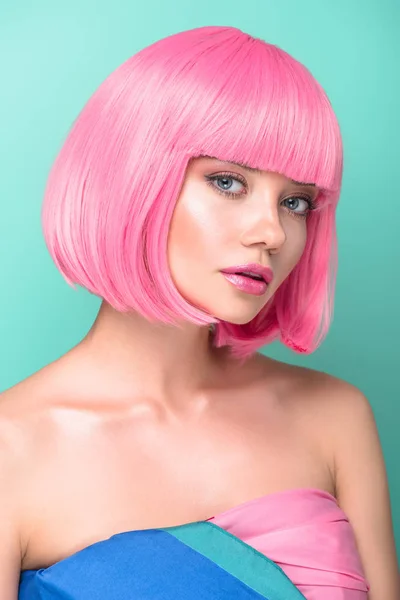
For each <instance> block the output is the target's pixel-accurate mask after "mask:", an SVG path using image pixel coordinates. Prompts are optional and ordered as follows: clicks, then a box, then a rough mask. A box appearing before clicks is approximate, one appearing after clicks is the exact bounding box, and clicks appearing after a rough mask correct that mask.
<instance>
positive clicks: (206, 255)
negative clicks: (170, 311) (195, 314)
mask: <svg viewBox="0 0 400 600" xmlns="http://www.w3.org/2000/svg"><path fill="white" fill-rule="evenodd" d="M210 208H211V207H209V206H208V202H207V201H206V200H205V199H204V197H203V196H201V194H199V193H197V194H196V193H195V192H194V191H192V192H191V193H190V194H189V193H188V194H184V196H183V197H182V198H181V199H180V201H179V202H178V203H177V205H176V207H175V210H174V213H173V215H172V220H171V223H170V229H169V236H168V261H169V265H170V269H171V273H172V274H173V275H175V276H176V277H177V278H178V275H179V274H180V273H181V274H183V273H185V272H186V271H190V273H192V274H193V273H194V271H195V270H196V269H198V270H199V271H200V270H201V268H203V270H204V265H205V264H207V263H209V264H210V261H212V259H213V258H214V261H215V260H216V259H218V257H216V256H215V250H216V246H217V245H218V240H220V241H222V240H221V235H223V219H218V216H217V215H216V214H215V211H212V210H210Z"/></svg>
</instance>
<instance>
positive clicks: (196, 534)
mask: <svg viewBox="0 0 400 600" xmlns="http://www.w3.org/2000/svg"><path fill="white" fill-rule="evenodd" d="M163 531H165V532H167V533H169V534H170V535H173V536H174V537H176V538H177V539H178V540H180V541H181V542H183V543H184V544H186V545H187V546H189V547H190V548H192V549H193V550H196V551H197V552H199V553H200V554H202V555H203V556H205V557H206V558H209V559H210V560H212V561H213V562H215V564H217V565H218V566H220V567H221V568H222V569H224V570H225V571H227V572H228V573H230V574H231V575H233V576H234V577H236V578H237V579H239V580H240V581H242V582H243V583H245V584H246V585H248V586H249V587H250V588H252V589H253V590H255V591H256V592H258V593H259V594H262V595H264V596H266V597H267V598H271V600H305V596H303V594H302V593H301V592H300V590H299V589H298V588H297V587H296V586H295V585H294V584H293V583H292V582H291V580H290V579H289V577H288V576H287V575H286V573H285V572H284V571H283V570H282V569H281V568H280V567H279V566H278V565H277V564H276V563H274V562H273V561H272V560H270V559H269V558H267V557H266V556H265V555H264V554H261V552H258V550H256V549H255V548H253V547H252V546H249V545H248V544H246V543H245V542H243V541H242V540H240V539H239V538H237V537H236V536H234V535H232V534H231V533H229V532H228V531H225V530H224V529H222V528H221V527H218V525H214V523H210V522H206V521H199V522H198V523H189V524H188V525H178V526H177V527H167V528H165V529H163Z"/></svg>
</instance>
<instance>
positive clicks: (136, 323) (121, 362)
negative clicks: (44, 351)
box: [80, 302, 227, 408]
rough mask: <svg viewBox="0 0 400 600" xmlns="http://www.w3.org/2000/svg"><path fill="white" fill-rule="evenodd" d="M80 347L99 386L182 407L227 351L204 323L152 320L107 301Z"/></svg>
mask: <svg viewBox="0 0 400 600" xmlns="http://www.w3.org/2000/svg"><path fill="white" fill-rule="evenodd" d="M80 351H83V352H84V355H85V357H86V359H88V360H89V362H90V367H89V368H93V369H94V371H96V372H98V374H99V382H100V380H102V382H103V383H102V389H105V390H106V389H110V390H113V393H114V394H115V395H116V396H117V397H126V396H128V397H146V398H151V399H153V400H156V401H158V402H162V403H164V404H168V403H169V404H171V405H172V404H173V405H174V408H178V407H179V404H180V403H181V404H182V406H184V404H185V402H186V403H187V399H188V397H189V398H190V397H192V398H195V397H197V398H198V397H200V396H201V395H202V394H203V393H204V392H205V391H206V390H207V389H208V388H209V386H211V385H212V381H215V379H216V375H217V373H218V372H221V370H222V365H223V362H224V359H225V358H226V355H227V352H226V348H221V349H218V348H215V347H213V346H212V334H211V332H210V329H209V327H208V326H203V327H200V326H197V325H193V324H191V323H187V322H184V323H180V326H179V327H178V326H172V325H165V324H163V323H151V322H149V321H147V320H146V319H144V318H143V317H141V315H139V314H138V313H136V312H131V313H120V312H118V311H116V310H115V309H113V308H112V307H111V306H110V305H109V304H107V303H105V302H103V303H102V305H101V307H100V310H99V313H98V315H97V318H96V320H95V322H94V324H93V326H92V327H91V329H90V331H89V333H88V334H87V336H86V337H85V338H84V340H83V341H82V343H81V344H80ZM225 362H226V361H225ZM86 364H87V363H86ZM106 393H107V392H106Z"/></svg>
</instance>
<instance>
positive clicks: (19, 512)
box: [0, 385, 31, 599]
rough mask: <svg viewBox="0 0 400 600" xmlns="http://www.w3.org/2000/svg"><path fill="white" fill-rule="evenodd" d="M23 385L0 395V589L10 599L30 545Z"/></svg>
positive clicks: (29, 457)
mask: <svg viewBox="0 0 400 600" xmlns="http://www.w3.org/2000/svg"><path fill="white" fill-rule="evenodd" d="M22 387H24V386H19V385H17V386H15V387H14V388H10V389H9V390H7V391H5V392H3V393H1V394H0V562H1V565H2V568H1V572H0V591H1V596H2V597H3V596H4V597H7V598H10V599H11V598H16V597H17V588H18V580H19V573H20V570H21V566H22V562H23V557H24V555H25V552H26V547H27V541H26V534H25V522H24V515H25V512H26V511H25V509H26V505H27V504H28V502H29V499H28V495H27V493H26V492H27V488H26V477H29V473H30V466H31V453H30V451H29V450H30V444H29V440H28V439H27V430H28V429H27V427H26V426H25V421H26V411H25V408H26V404H25V403H24V400H23V398H24V394H21V388H22Z"/></svg>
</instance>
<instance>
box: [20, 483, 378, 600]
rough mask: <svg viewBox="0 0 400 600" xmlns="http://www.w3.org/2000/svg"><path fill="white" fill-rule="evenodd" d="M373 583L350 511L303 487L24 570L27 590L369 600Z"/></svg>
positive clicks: (71, 598)
mask: <svg viewBox="0 0 400 600" xmlns="http://www.w3.org/2000/svg"><path fill="white" fill-rule="evenodd" d="M205 530H206V531H205ZM205 533H206V534H207V535H205ZM169 534H172V535H169ZM218 535H219V537H218ZM182 542H183V543H182ZM227 544H228V545H229V544H231V546H229V547H228V546H227ZM222 546H223V548H222ZM224 553H225V554H224ZM235 556H236V557H237V561H236V563H237V564H234V563H235ZM227 557H228V558H227ZM224 561H225V562H224ZM226 561H228V562H226ZM229 561H230V562H229ZM245 564H246V565H247V566H246V568H247V574H246V573H244V571H243V569H244V565H245ZM256 571H257V576H258V579H257V577H256V576H255V572H256ZM267 574H268V577H269V578H270V580H271V586H272V587H271V589H269V588H268V590H267V592H265V589H264V591H263V587H262V586H263V585H264V584H263V581H262V580H263V579H267ZM275 576H276V577H278V579H279V577H280V578H281V580H279V581H278V582H275V580H274V577H275ZM138 582H140V584H139V583H138ZM292 584H294V585H292ZM213 585H214V586H216V588H215V589H214V590H213V587H212V586H213ZM286 585H289V586H291V587H292V588H293V589H292V590H289V588H286V587H285V586H286ZM166 590H167V591H166ZM215 590H217V591H215ZM285 590H286V591H285ZM368 590H369V584H368V582H367V581H366V579H365V576H364V573H363V568H362V565H361V561H360V557H359V554H358V551H357V547H356V541H355V537H354V533H353V530H352V527H351V525H350V523H349V520H348V518H347V517H346V515H345V514H344V512H343V511H342V510H341V509H340V507H339V506H338V504H337V501H336V499H335V498H334V497H333V496H332V495H331V494H329V493H328V492H325V491H322V490H317V489H312V488H304V489H294V490H288V491H283V492H278V493H274V494H269V495H267V496H262V497H260V498H256V499H254V500H250V501H247V502H244V503H242V504H240V505H238V506H235V507H233V508H231V509H228V510H226V511H224V512H221V513H219V514H218V515H215V516H213V517H210V518H209V519H207V520H206V521H200V522H199V523H193V524H186V525H182V526H178V527H175V528H167V529H152V530H133V531H126V532H122V533H119V534H116V535H113V536H112V537H110V538H109V539H106V540H103V541H100V542H97V543H95V544H91V545H90V546H87V547H86V548H84V549H82V550H79V551H78V552H76V553H75V554H72V555H71V556H69V557H67V558H65V559H63V560H61V561H59V562H57V563H55V564H54V565H51V566H50V567H48V568H45V569H37V570H26V571H23V572H22V573H21V578H20V585H19V595H18V599H19V600H53V599H54V600H114V599H115V600H117V599H118V600H119V599H120V598H124V600H130V599H132V600H133V599H135V600H137V599H139V598H140V599H141V600H142V599H146V600H147V599H148V598H149V599H152V600H159V599H161V598H162V599H169V598H176V599H177V600H178V599H179V600H189V599H190V600H192V599H194V598H196V599H201V600H203V599H204V600H208V599H211V598H212V599H213V600H214V599H215V598H221V599H222V598H232V597H235V598H238V599H239V598H243V599H245V598H246V599H250V598H251V599H253V598H254V599H261V598H268V599H270V600H275V598H276V599H277V600H278V599H280V598H284V599H286V598H287V599H289V598H293V599H297V598H304V597H305V598H306V599H307V600H367V593H368ZM167 592H168V593H167ZM297 594H298V595H297Z"/></svg>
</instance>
